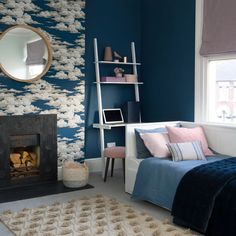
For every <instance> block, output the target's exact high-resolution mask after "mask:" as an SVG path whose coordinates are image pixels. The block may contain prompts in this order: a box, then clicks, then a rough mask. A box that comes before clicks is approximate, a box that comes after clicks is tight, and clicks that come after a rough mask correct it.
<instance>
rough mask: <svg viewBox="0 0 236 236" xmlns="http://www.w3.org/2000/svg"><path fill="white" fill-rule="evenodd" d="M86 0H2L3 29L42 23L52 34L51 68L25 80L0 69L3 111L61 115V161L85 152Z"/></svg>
mask: <svg viewBox="0 0 236 236" xmlns="http://www.w3.org/2000/svg"><path fill="white" fill-rule="evenodd" d="M84 10H85V0H77V1H71V0H40V1H38V0H6V1H2V0H0V30H1V31H3V30H4V29H6V28H8V27H9V26H11V25H16V24H28V25H31V26H33V27H36V28H40V29H41V30H42V31H43V32H44V33H45V34H46V35H47V36H48V37H49V39H50V41H51V45H52V49H53V62H52V66H51V67H50V69H49V71H48V73H47V74H46V75H45V76H44V77H43V78H42V79H40V80H37V81H35V82H32V83H20V82H16V81H14V80H11V79H9V78H7V77H6V76H4V74H3V73H0V115H23V114H57V117H58V122H57V125H58V160H59V163H60V161H61V160H63V159H71V158H74V157H76V158H81V157H84V122H85V121H84V119H85V117H84V92H85V91H84V90H85V78H84V72H85V60H84V55H85V12H84Z"/></svg>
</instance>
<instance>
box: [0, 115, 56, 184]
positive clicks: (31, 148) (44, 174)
mask: <svg viewBox="0 0 236 236" xmlns="http://www.w3.org/2000/svg"><path fill="white" fill-rule="evenodd" d="M56 121H57V118H56V115H23V116H1V117H0V130H1V132H0V188H9V187H14V186H21V185H29V184H35V183H42V182H46V181H56V180H57V126H56Z"/></svg>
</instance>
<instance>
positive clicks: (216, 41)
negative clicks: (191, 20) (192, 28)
mask: <svg viewBox="0 0 236 236" xmlns="http://www.w3.org/2000/svg"><path fill="white" fill-rule="evenodd" d="M226 53H236V0H204V15H203V32H202V45H201V49H200V54H201V55H202V56H209V55H214V54H226Z"/></svg>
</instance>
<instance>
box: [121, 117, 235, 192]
mask: <svg viewBox="0 0 236 236" xmlns="http://www.w3.org/2000/svg"><path fill="white" fill-rule="evenodd" d="M177 124H180V125H181V126H183V127H189V128H190V127H195V126H198V125H201V126H202V127H203V128H204V131H205V134H206V137H207V140H208V144H209V147H210V148H212V149H213V150H214V151H216V152H219V153H222V154H225V155H230V156H235V157H236V126H232V125H218V124H207V123H193V122H183V121H173V122H155V123H137V124H128V125H126V132H125V136H126V160H125V161H126V170H125V174H126V181H125V191H126V192H127V193H130V194H132V192H133V188H134V183H135V178H136V174H137V171H138V167H139V164H140V162H141V161H142V159H137V158H136V156H137V154H136V141H135V129H136V128H139V129H153V128H158V127H165V126H166V125H169V126H176V125H177Z"/></svg>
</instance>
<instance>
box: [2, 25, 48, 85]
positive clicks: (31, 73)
mask: <svg viewBox="0 0 236 236" xmlns="http://www.w3.org/2000/svg"><path fill="white" fill-rule="evenodd" d="M0 52H1V53H0V63H1V69H2V71H3V72H4V73H5V74H6V75H7V76H9V77H11V78H12V79H15V80H17V81H21V82H29V81H33V80H36V79H39V78H41V77H42V76H43V75H44V74H45V73H46V72H47V71H48V69H49V67H50V65H51V61H52V53H51V47H50V43H49V41H48V39H47V38H46V36H45V35H44V34H43V33H42V32H41V31H39V30H38V29H35V28H33V27H30V26H27V25H17V26H13V27H11V28H8V29H7V30H6V31H4V32H3V33H2V34H1V40H0Z"/></svg>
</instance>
